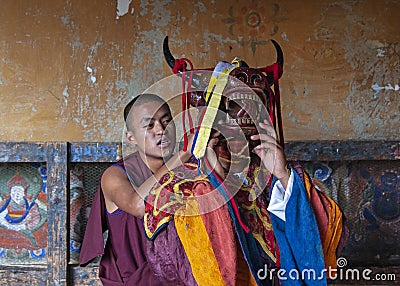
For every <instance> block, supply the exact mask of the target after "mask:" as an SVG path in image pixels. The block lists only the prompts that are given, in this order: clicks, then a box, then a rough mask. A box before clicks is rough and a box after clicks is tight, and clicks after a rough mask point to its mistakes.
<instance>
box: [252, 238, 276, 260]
mask: <svg viewBox="0 0 400 286" xmlns="http://www.w3.org/2000/svg"><path fill="white" fill-rule="evenodd" d="M253 236H254V238H255V239H257V241H258V242H259V243H260V245H261V247H262V249H264V251H265V253H266V254H267V255H268V256H269V258H271V260H272V261H273V262H276V256H275V254H274V253H272V252H271V251H270V250H269V248H268V246H267V243H266V242H265V239H264V238H263V237H262V235H261V234H259V233H254V232H253Z"/></svg>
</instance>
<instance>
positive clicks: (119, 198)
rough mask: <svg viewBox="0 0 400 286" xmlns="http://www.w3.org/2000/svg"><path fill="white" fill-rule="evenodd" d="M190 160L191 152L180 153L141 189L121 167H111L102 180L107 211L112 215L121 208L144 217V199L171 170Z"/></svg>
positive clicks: (141, 186)
mask: <svg viewBox="0 0 400 286" xmlns="http://www.w3.org/2000/svg"><path fill="white" fill-rule="evenodd" d="M189 150H190V149H189ZM189 158H190V151H187V152H183V151H179V152H178V153H177V154H175V155H174V156H173V157H172V158H171V159H170V160H168V162H167V163H166V164H165V165H163V166H162V167H161V168H160V169H159V170H157V172H156V173H154V175H153V176H151V177H150V178H148V179H147V180H146V181H145V182H144V183H143V184H142V185H140V186H139V187H134V186H133V185H132V183H131V182H130V180H129V178H128V177H127V175H126V174H125V172H124V171H122V170H121V169H120V168H119V167H117V166H111V167H109V168H108V169H107V170H106V171H105V172H104V174H103V176H102V178H101V187H102V190H103V194H104V199H105V202H106V208H107V211H108V212H110V213H111V212H114V211H115V210H117V209H118V208H119V209H121V210H123V211H125V212H127V213H130V214H132V215H134V216H136V217H139V218H141V217H143V215H144V207H145V205H144V198H145V197H146V196H147V195H148V194H149V192H150V190H151V189H152V187H153V186H154V185H155V184H156V183H157V182H158V181H159V180H160V179H161V177H162V176H164V175H165V174H166V173H167V172H168V171H169V170H171V169H173V168H175V167H178V166H179V165H181V164H182V162H186V161H187V160H189Z"/></svg>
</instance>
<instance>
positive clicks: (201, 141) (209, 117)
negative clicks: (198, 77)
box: [193, 58, 240, 159]
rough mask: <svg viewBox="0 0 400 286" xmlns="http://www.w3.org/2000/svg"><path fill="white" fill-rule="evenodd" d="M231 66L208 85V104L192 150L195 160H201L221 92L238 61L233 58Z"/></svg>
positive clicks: (213, 78) (212, 78)
mask: <svg viewBox="0 0 400 286" xmlns="http://www.w3.org/2000/svg"><path fill="white" fill-rule="evenodd" d="M232 64H233V65H232V66H230V67H229V68H226V69H225V70H223V71H222V72H221V73H220V74H219V75H218V77H214V75H213V76H212V77H211V79H210V83H209V84H208V87H207V93H206V102H208V105H207V107H206V113H205V114H204V117H203V121H202V122H201V126H200V129H199V133H198V135H197V139H196V142H195V146H194V148H193V155H194V156H195V157H196V158H197V159H200V158H202V157H203V156H204V154H205V151H206V147H207V143H208V139H209V138H210V133H211V128H212V126H213V124H214V120H215V117H216V115H217V112H218V107H219V104H220V102H221V97H222V92H223V91H224V89H225V86H226V83H227V82H228V78H229V73H230V72H231V71H232V70H233V69H235V68H237V67H238V66H239V65H240V61H239V60H238V59H236V58H235V59H234V60H233V61H232Z"/></svg>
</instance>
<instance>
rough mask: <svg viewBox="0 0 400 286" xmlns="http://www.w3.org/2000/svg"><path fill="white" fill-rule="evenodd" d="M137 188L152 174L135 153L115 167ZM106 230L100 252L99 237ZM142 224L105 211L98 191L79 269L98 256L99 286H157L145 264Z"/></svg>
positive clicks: (144, 240)
mask: <svg viewBox="0 0 400 286" xmlns="http://www.w3.org/2000/svg"><path fill="white" fill-rule="evenodd" d="M114 165H117V166H119V167H120V168H122V169H123V170H124V171H125V172H128V173H129V176H130V177H131V179H132V180H133V181H134V184H135V185H136V186H140V185H141V184H142V183H143V182H144V181H145V180H146V179H148V178H149V177H150V176H151V175H152V172H151V171H150V169H149V168H148V167H147V166H146V164H145V163H144V162H143V160H142V159H141V158H140V155H139V153H138V152H135V153H133V154H131V155H129V156H128V157H127V158H125V160H124V161H123V160H120V161H118V162H117V163H116V164H114ZM107 229H108V238H107V243H106V247H105V248H104V239H103V233H104V232H105V231H106V230H107ZM146 240H147V239H146V237H145V235H144V227H143V220H142V219H138V218H136V217H135V216H132V215H130V214H128V213H126V212H124V211H122V210H120V209H117V210H116V211H115V212H113V213H111V214H110V213H108V212H107V211H106V207H105V202H104V197H103V192H102V190H101V187H100V186H99V187H98V190H97V193H96V196H95V197H94V199H93V204H92V208H91V211H90V215H89V219H88V223H87V226H86V231H85V237H84V239H83V243H82V248H81V252H80V257H79V263H80V265H81V266H84V265H86V264H87V263H89V262H90V261H91V260H93V259H94V258H96V257H97V256H99V255H103V256H102V258H101V261H100V266H99V277H100V279H101V281H102V283H103V285H110V286H113V285H146V286H152V285H161V284H162V283H161V282H160V281H159V280H158V279H157V277H156V276H155V274H154V272H153V271H152V270H151V268H150V265H149V264H148V262H147V259H146V254H145V247H146V243H147V242H146Z"/></svg>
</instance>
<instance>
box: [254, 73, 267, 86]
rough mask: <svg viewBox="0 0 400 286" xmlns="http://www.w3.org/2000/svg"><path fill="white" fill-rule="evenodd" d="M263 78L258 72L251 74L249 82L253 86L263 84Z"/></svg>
mask: <svg viewBox="0 0 400 286" xmlns="http://www.w3.org/2000/svg"><path fill="white" fill-rule="evenodd" d="M263 83H264V79H263V77H262V76H261V75H259V74H253V75H252V76H251V84H252V85H254V86H263Z"/></svg>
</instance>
